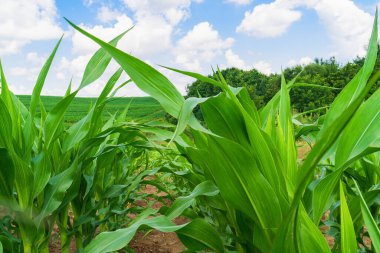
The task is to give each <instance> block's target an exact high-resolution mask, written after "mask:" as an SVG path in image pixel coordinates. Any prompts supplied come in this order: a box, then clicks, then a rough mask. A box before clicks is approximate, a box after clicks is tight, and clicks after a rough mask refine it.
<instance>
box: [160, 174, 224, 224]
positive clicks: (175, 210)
mask: <svg viewBox="0 0 380 253" xmlns="http://www.w3.org/2000/svg"><path fill="white" fill-rule="evenodd" d="M218 193H219V190H218V188H217V187H216V186H215V185H214V184H213V183H212V182H211V181H205V182H202V183H200V184H199V185H197V186H196V187H195V188H194V190H193V191H192V192H191V194H190V195H188V196H185V197H179V198H177V199H176V200H175V201H174V202H173V204H172V205H171V206H170V207H169V209H168V210H167V211H166V213H165V215H166V216H167V217H168V218H169V219H174V218H175V217H177V216H179V215H181V214H182V213H183V211H184V210H185V209H186V208H188V207H189V206H190V205H192V204H193V203H194V202H195V198H196V197H198V196H215V195H217V194H218Z"/></svg>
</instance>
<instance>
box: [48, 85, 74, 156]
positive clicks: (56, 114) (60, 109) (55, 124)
mask: <svg viewBox="0 0 380 253" xmlns="http://www.w3.org/2000/svg"><path fill="white" fill-rule="evenodd" d="M77 93H78V91H75V92H73V93H71V94H70V95H69V96H67V97H64V98H63V99H62V100H61V101H60V102H59V103H58V104H57V105H56V106H54V107H53V109H51V111H50V112H49V113H48V115H47V117H46V121H45V125H44V131H45V145H46V150H50V149H51V146H52V143H53V141H54V140H55V139H56V138H57V137H58V136H59V135H60V134H61V133H60V131H59V129H60V126H61V124H62V122H63V117H64V115H65V112H66V110H67V108H68V107H69V105H70V103H71V102H72V101H73V99H74V97H75V95H76V94H77Z"/></svg>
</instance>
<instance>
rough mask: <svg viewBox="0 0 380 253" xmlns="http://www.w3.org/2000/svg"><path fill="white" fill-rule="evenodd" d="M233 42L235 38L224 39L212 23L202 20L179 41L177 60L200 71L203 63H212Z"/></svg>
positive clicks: (193, 69) (178, 62)
mask: <svg viewBox="0 0 380 253" xmlns="http://www.w3.org/2000/svg"><path fill="white" fill-rule="evenodd" d="M233 43H234V39H233V38H226V39H222V38H221V37H220V34H219V32H218V31H217V30H215V29H214V28H213V27H212V25H211V24H210V23H208V22H202V23H199V24H197V25H195V26H194V27H193V28H192V30H190V31H189V32H187V34H186V35H185V36H184V37H182V38H181V39H180V40H179V41H178V42H177V46H176V49H175V54H176V59H175V62H176V63H177V64H180V65H181V66H182V67H185V68H186V69H189V70H191V71H199V72H200V71H202V65H203V64H209V63H211V62H212V61H213V60H214V58H215V57H216V56H218V55H221V54H223V51H224V50H226V49H229V48H230V47H231V46H232V44H233Z"/></svg>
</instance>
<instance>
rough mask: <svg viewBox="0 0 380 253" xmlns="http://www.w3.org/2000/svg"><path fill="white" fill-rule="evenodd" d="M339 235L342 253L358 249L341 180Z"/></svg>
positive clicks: (354, 251) (351, 252)
mask: <svg viewBox="0 0 380 253" xmlns="http://www.w3.org/2000/svg"><path fill="white" fill-rule="evenodd" d="M340 236H341V239H340V242H341V250H342V253H356V252H357V251H358V245H357V243H356V235H355V230H354V225H353V223H352V219H351V215H350V211H349V209H348V206H347V202H346V197H345V196H344V186H343V183H342V181H340Z"/></svg>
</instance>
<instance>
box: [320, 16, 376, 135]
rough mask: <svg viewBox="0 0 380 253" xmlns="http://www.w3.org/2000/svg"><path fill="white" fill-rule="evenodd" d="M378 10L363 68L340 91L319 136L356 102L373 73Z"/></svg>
mask: <svg viewBox="0 0 380 253" xmlns="http://www.w3.org/2000/svg"><path fill="white" fill-rule="evenodd" d="M377 15H378V14H377V10H376V15H375V20H374V23H373V29H372V34H371V38H370V42H369V46H368V51H367V57H366V59H365V62H364V66H363V68H362V69H361V70H360V71H359V72H358V73H357V74H356V75H355V77H354V78H353V79H352V80H351V81H350V82H349V83H348V84H347V85H346V87H345V88H344V89H343V90H342V91H341V92H340V93H339V95H338V97H337V98H336V99H335V100H334V102H333V103H332V105H331V107H330V110H329V111H328V112H327V114H326V117H325V120H324V124H323V126H322V129H321V131H320V133H319V138H322V136H323V135H324V134H325V133H326V132H327V131H329V130H330V128H331V127H332V125H333V124H334V122H335V121H336V120H338V119H339V117H340V115H342V114H343V113H345V111H346V109H348V107H349V105H350V104H352V103H353V102H354V100H355V99H356V98H358V97H359V95H360V94H361V93H362V92H363V91H364V88H365V86H366V84H367V81H368V79H369V77H370V76H371V74H372V71H373V68H374V66H375V63H376V58H377V50H378V46H377V41H378V28H377V27H378V23H377V18H378V16H377Z"/></svg>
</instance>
